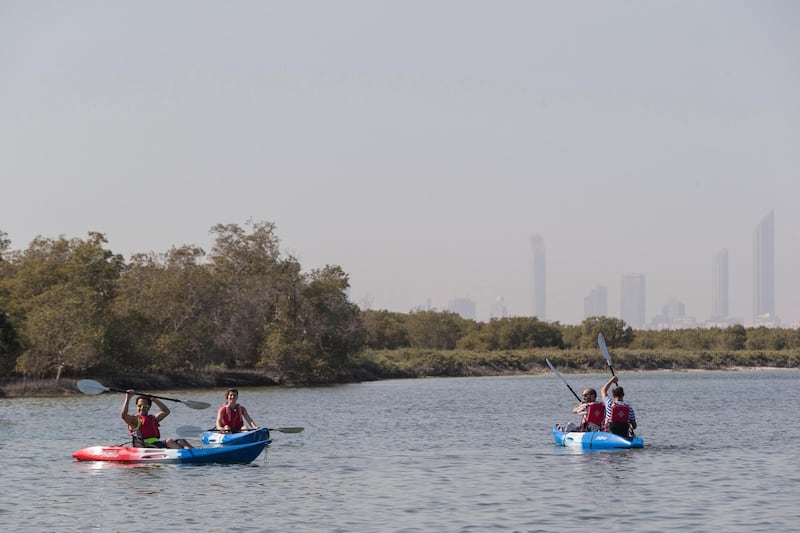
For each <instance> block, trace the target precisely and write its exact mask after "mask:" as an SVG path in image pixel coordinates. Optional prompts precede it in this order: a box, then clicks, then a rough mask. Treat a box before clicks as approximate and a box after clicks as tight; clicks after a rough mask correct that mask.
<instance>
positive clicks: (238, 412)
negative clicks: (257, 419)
mask: <svg viewBox="0 0 800 533" xmlns="http://www.w3.org/2000/svg"><path fill="white" fill-rule="evenodd" d="M220 409H222V418H221V419H220V423H221V424H222V425H223V426H228V427H229V428H231V431H234V432H236V431H239V430H240V429H242V426H243V425H244V421H243V420H242V406H241V405H239V404H236V407H234V408H233V409H231V407H230V406H229V405H228V404H225V405H223V406H222V407H220Z"/></svg>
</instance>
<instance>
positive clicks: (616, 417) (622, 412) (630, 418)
mask: <svg viewBox="0 0 800 533" xmlns="http://www.w3.org/2000/svg"><path fill="white" fill-rule="evenodd" d="M618 381H619V380H618V379H617V376H613V377H612V378H611V379H609V380H608V381H607V382H606V384H605V385H603V388H602V389H600V394H601V395H602V397H603V403H604V404H605V405H606V416H605V421H604V423H603V431H610V432H611V433H614V434H615V435H620V436H622V437H626V438H630V437H632V436H633V430H634V429H636V414H635V413H634V412H633V407H631V406H630V405H629V404H627V403H625V402H624V401H623V398H624V397H625V391H624V390H623V389H622V387H614V390H612V391H611V397H609V396H608V388H609V387H610V386H611V384H612V383H614V384H616V383H617V382H618Z"/></svg>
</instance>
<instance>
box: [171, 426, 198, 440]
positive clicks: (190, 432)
mask: <svg viewBox="0 0 800 533" xmlns="http://www.w3.org/2000/svg"><path fill="white" fill-rule="evenodd" d="M175 432H176V433H177V434H178V436H179V437H198V436H200V434H201V433H202V432H203V429H202V428H199V427H197V426H180V427H178V428H177V429H176V430H175Z"/></svg>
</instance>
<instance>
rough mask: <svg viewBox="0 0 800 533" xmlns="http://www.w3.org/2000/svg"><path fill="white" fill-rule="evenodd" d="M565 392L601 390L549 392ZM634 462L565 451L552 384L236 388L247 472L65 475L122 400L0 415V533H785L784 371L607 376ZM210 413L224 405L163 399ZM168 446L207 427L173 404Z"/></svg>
mask: <svg viewBox="0 0 800 533" xmlns="http://www.w3.org/2000/svg"><path fill="white" fill-rule="evenodd" d="M565 377H566V378H567V380H568V381H569V382H570V384H571V385H572V388H573V389H575V390H576V391H577V390H579V389H581V388H583V387H587V386H593V387H595V388H597V389H599V388H600V386H601V385H602V383H603V382H604V381H605V379H606V378H607V375H605V374H587V375H566V376H565ZM620 383H621V384H622V385H623V386H624V387H625V390H626V399H627V400H629V401H630V402H631V403H632V404H633V406H634V407H635V408H636V413H637V417H638V419H639V430H638V434H640V435H642V436H643V437H644V440H645V448H644V449H641V450H625V451H619V452H595V453H574V452H571V451H570V450H567V449H565V448H561V447H558V446H555V445H554V444H553V441H552V436H551V434H550V427H551V426H552V424H553V423H554V422H562V423H563V422H566V421H568V420H575V418H574V417H572V416H571V415H570V414H569V411H570V408H571V407H572V406H573V405H574V404H575V403H576V401H575V398H574V397H573V396H572V394H571V393H570V392H569V390H568V389H567V388H566V387H565V386H564V384H563V383H562V382H561V381H559V380H558V379H556V378H555V377H554V376H552V375H537V376H520V377H491V378H449V379H420V380H397V381H383V382H375V383H363V384H354V385H344V386H333V387H319V388H302V389H276V388H250V389H248V388H242V389H240V401H241V403H243V404H244V405H245V406H246V407H247V408H248V410H249V412H250V414H251V415H252V416H253V417H254V418H255V420H256V421H257V422H258V423H260V424H263V425H268V426H270V427H277V426H304V427H305V431H304V432H303V433H300V434H282V433H273V441H274V442H273V444H272V445H271V446H270V448H269V449H268V450H267V451H266V452H265V453H263V454H262V455H261V456H260V457H259V458H258V459H256V461H255V462H254V463H252V464H250V465H146V466H123V465H115V464H107V463H106V464H103V463H80V462H76V461H74V460H73V459H72V458H71V455H70V454H71V453H72V451H74V450H75V449H77V448H81V447H84V446H88V445H92V444H120V443H122V442H126V441H127V436H126V434H125V431H124V425H123V423H122V421H121V420H120V418H119V409H120V406H121V402H122V399H123V395H121V394H115V393H105V394H101V395H98V396H86V395H76V396H74V397H69V398H48V399H41V398H37V399H0V434H2V436H3V438H2V440H0V457H2V459H1V460H0V461H1V462H0V467H1V468H0V470H1V472H2V473H0V476H1V477H0V480H2V486H3V492H2V494H0V527H1V528H2V529H3V530H4V531H9V530H14V531H54V532H55V531H57V532H73V531H92V530H95V531H104V532H105V531H126V532H130V531H151V530H161V531H165V530H171V531H197V530H208V529H209V528H211V529H219V530H227V531H290V530H294V531H425V532H429V531H491V530H496V531H562V530H564V529H567V528H568V529H575V528H580V529H581V530H595V531H596V530H601V529H609V530H610V529H613V528H620V529H624V530H632V531H654V532H656V531H659V532H661V531H676V530H681V531H718V530H726V531H743V532H744V531H748V532H750V531H788V530H797V528H798V524H800V504H798V502H799V501H800V489H798V487H800V468H799V467H798V466H797V464H798V461H797V459H796V455H797V450H798V440H800V429H798V425H797V424H796V423H795V419H796V410H795V404H796V402H795V401H794V398H795V393H796V390H797V389H798V385H800V373H798V371H794V370H788V371H786V370H784V371H738V372H658V373H636V374H634V373H629V374H626V373H622V374H621V376H620ZM159 394H160V395H163V396H168V397H173V398H183V399H193V400H200V401H207V402H210V403H212V405H213V406H217V405H219V404H221V403H222V401H223V399H224V389H215V390H194V391H185V390H181V391H162V392H160V393H159ZM170 407H171V408H172V414H171V415H170V416H169V417H168V418H167V419H166V420H165V421H164V423H163V424H162V432H163V434H164V435H166V436H174V431H175V428H177V427H178V426H181V425H195V426H203V427H210V426H212V425H213V422H214V414H215V409H214V407H212V408H211V409H208V410H205V411H196V410H191V409H188V408H186V407H185V406H184V405H181V404H170Z"/></svg>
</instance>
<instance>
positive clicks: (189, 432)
mask: <svg viewBox="0 0 800 533" xmlns="http://www.w3.org/2000/svg"><path fill="white" fill-rule="evenodd" d="M304 429H305V428H302V427H289V428H267V430H268V431H278V432H280V433H300V432H302V431H303V430H304ZM175 431H176V432H177V433H178V435H180V436H181V437H196V436H197V435H199V434H200V433H202V432H204V431H217V429H216V428H211V429H202V428H200V427H198V426H181V427H179V428H178V429H176V430H175ZM247 431H255V430H247ZM220 433H225V432H224V431H220Z"/></svg>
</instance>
